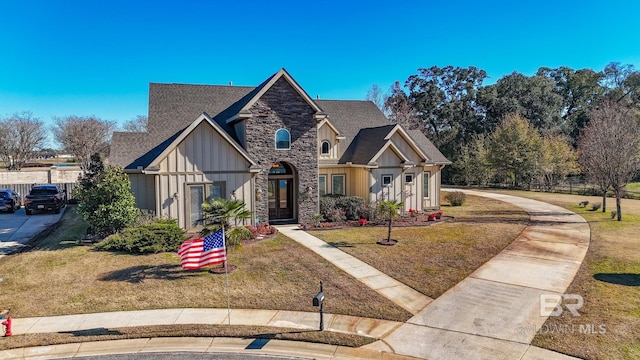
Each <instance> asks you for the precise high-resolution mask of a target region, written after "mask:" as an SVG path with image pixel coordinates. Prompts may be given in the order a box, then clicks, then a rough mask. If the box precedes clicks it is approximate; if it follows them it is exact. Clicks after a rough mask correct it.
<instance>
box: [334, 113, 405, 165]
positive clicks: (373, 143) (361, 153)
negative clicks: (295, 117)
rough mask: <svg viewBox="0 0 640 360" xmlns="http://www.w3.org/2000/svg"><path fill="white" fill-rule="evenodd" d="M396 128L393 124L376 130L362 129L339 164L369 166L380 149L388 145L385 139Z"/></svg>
mask: <svg viewBox="0 0 640 360" xmlns="http://www.w3.org/2000/svg"><path fill="white" fill-rule="evenodd" d="M329 121H331V120H329ZM394 127H395V125H393V124H391V125H386V126H380V127H375V128H364V129H360V131H358V134H356V136H355V138H354V139H353V141H351V143H350V144H349V147H348V148H347V149H346V150H345V152H344V154H342V156H341V157H340V160H339V161H338V163H340V164H345V163H347V162H352V163H354V164H360V165H367V164H368V163H369V161H371V159H372V158H373V157H374V156H375V155H376V154H377V153H378V151H380V149H381V148H382V147H383V146H384V145H385V144H386V143H387V140H385V139H384V138H385V137H386V136H387V135H389V132H390V131H391V129H393V128H394Z"/></svg>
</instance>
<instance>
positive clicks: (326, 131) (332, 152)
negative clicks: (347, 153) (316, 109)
mask: <svg viewBox="0 0 640 360" xmlns="http://www.w3.org/2000/svg"><path fill="white" fill-rule="evenodd" d="M325 140H327V141H329V143H330V144H331V146H330V147H329V154H322V151H321V150H322V148H321V146H322V142H323V141H325ZM318 156H319V157H320V159H337V158H338V139H337V137H336V133H335V131H333V129H331V127H330V126H329V125H328V124H327V123H324V124H323V125H322V126H321V127H320V128H319V129H318Z"/></svg>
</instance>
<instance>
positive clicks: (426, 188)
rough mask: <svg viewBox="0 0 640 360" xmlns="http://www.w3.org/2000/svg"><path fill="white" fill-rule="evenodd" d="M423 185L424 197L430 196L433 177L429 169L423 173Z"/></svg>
mask: <svg viewBox="0 0 640 360" xmlns="http://www.w3.org/2000/svg"><path fill="white" fill-rule="evenodd" d="M422 179H423V180H422V184H423V185H422V186H423V190H422V191H423V193H422V197H425V198H428V197H429V179H431V172H429V171H425V172H424V174H423V175H422Z"/></svg>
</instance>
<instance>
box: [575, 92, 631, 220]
mask: <svg viewBox="0 0 640 360" xmlns="http://www.w3.org/2000/svg"><path fill="white" fill-rule="evenodd" d="M590 118H591V119H590V122H589V125H587V127H585V129H584V131H583V133H582V136H581V138H580V141H579V143H578V144H579V145H578V146H579V152H580V163H581V165H582V168H583V170H584V171H585V173H586V175H587V178H588V179H589V180H590V181H591V182H593V183H595V184H598V185H599V186H600V187H601V189H607V190H608V189H612V190H613V192H614V193H615V196H616V214H617V219H618V221H620V220H622V209H621V205H620V202H621V199H622V196H623V195H624V188H625V186H626V185H627V184H628V183H630V182H631V181H632V180H633V178H634V177H635V176H636V175H638V173H640V123H639V121H638V118H637V116H636V115H634V114H633V113H632V112H631V111H630V110H629V109H628V108H626V107H624V106H623V105H622V104H620V103H617V102H605V103H604V104H603V105H602V106H600V107H599V108H597V109H595V110H593V111H592V112H591V114H590ZM605 201H606V191H605V192H604V194H603V208H604V202H605ZM603 211H604V210H603Z"/></svg>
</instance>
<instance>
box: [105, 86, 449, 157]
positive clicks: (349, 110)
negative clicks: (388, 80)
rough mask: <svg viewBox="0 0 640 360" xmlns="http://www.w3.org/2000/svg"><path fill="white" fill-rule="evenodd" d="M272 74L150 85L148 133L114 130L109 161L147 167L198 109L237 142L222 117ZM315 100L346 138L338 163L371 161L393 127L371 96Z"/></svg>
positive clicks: (429, 151)
mask: <svg viewBox="0 0 640 360" xmlns="http://www.w3.org/2000/svg"><path fill="white" fill-rule="evenodd" d="M273 76H275V74H274V75H272V76H271V77H269V78H268V79H266V80H265V81H264V82H263V83H262V84H260V85H259V86H257V87H248V86H222V85H188V84H159V83H151V84H149V126H148V128H149V132H148V133H125V132H115V133H114V134H113V138H112V146H111V157H110V161H111V163H113V164H116V165H120V166H124V167H126V168H128V169H135V168H137V167H138V166H143V167H146V166H147V165H148V164H149V163H150V161H152V160H153V159H154V158H155V157H157V156H158V155H159V154H160V153H162V151H163V150H164V148H166V146H168V145H169V144H171V142H172V141H173V140H174V139H175V138H176V137H177V136H178V135H179V134H180V133H181V131H183V130H184V129H185V128H186V127H187V126H189V124H191V123H192V122H193V121H195V120H196V119H197V118H198V117H199V116H200V115H201V114H202V113H207V114H208V115H210V116H211V118H212V119H213V120H215V121H216V123H217V124H218V125H220V127H221V128H222V129H223V130H224V131H226V132H227V133H228V134H229V135H230V136H231V137H232V138H233V139H234V140H236V141H237V140H238V138H237V136H236V134H235V131H234V129H233V127H232V126H231V125H228V124H226V122H225V120H227V119H228V118H230V117H231V116H233V115H235V114H237V112H238V111H239V110H240V109H242V108H243V107H244V106H245V105H246V104H247V103H248V101H250V100H251V99H252V98H253V97H254V96H255V95H256V94H257V93H258V92H259V91H260V90H261V89H262V87H263V86H264V85H265V84H266V83H268V82H269V80H270V79H271V78H272V77H273ZM314 102H315V103H316V104H317V105H318V107H320V108H321V109H322V110H323V111H324V112H325V113H326V114H327V115H328V118H329V121H330V122H331V124H333V126H335V127H336V129H337V130H338V131H339V132H340V135H341V136H344V137H345V139H344V140H341V146H340V149H341V151H342V153H341V154H339V156H340V161H339V163H346V162H353V163H354V164H362V162H366V161H368V160H370V159H371V157H372V156H373V155H375V154H376V153H377V151H378V150H379V149H380V148H381V146H383V145H384V142H383V141H382V139H383V138H384V137H385V136H386V135H387V134H388V133H389V131H391V129H392V128H393V126H394V124H392V123H391V122H389V120H388V119H387V118H386V117H385V116H384V114H383V113H382V112H381V111H380V110H379V109H378V108H377V107H376V105H375V104H373V103H372V102H371V101H358V100H315V101H314ZM385 131H386V133H384V134H382V133H383V132H385ZM409 133H410V136H411V137H412V138H413V139H414V140H415V141H416V143H417V144H418V146H419V147H420V148H421V149H422V150H424V152H425V154H426V155H427V156H428V157H429V159H430V160H432V161H433V162H435V163H440V164H450V162H449V161H448V160H447V159H446V158H445V157H444V156H443V155H442V153H440V151H438V149H437V148H436V147H435V146H434V145H433V144H432V143H431V142H430V141H429V139H427V138H426V136H424V135H423V134H422V133H421V132H420V131H409ZM354 141H355V142H354ZM369 155H371V156H369ZM367 157H368V158H367Z"/></svg>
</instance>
